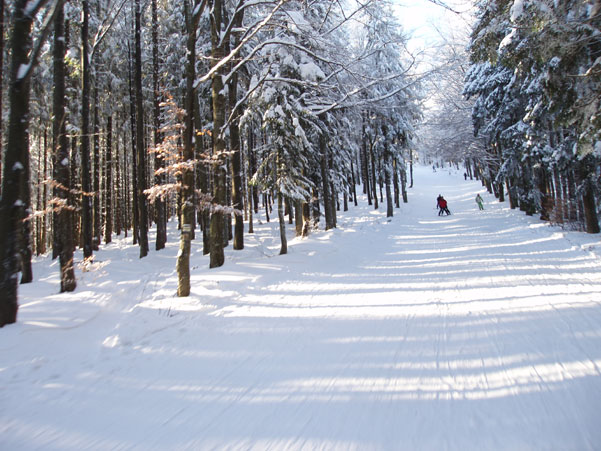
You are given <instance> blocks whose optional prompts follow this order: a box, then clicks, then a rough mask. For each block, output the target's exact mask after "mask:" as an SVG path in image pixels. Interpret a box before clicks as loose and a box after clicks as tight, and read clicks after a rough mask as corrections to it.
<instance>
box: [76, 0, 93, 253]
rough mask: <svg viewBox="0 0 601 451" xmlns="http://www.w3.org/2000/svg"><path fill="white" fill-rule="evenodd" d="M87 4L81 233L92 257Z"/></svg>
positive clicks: (83, 55)
mask: <svg viewBox="0 0 601 451" xmlns="http://www.w3.org/2000/svg"><path fill="white" fill-rule="evenodd" d="M89 16H90V11H89V4H88V0H82V17H83V22H82V26H81V47H82V51H81V65H82V90H81V149H80V151H79V153H80V156H81V190H82V191H83V195H82V198H81V229H82V230H81V231H82V240H83V256H84V258H89V257H91V256H92V252H93V247H92V198H91V197H90V192H91V191H92V189H91V183H90V176H91V174H90V57H89V51H88V37H89V36H88V35H89V31H88V28H89Z"/></svg>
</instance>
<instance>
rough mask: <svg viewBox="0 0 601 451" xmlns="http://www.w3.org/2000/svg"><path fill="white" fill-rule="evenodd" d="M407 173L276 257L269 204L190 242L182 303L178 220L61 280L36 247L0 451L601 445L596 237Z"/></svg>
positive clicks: (3, 343) (435, 176)
mask: <svg viewBox="0 0 601 451" xmlns="http://www.w3.org/2000/svg"><path fill="white" fill-rule="evenodd" d="M415 173H416V174H415V187H414V188H412V189H410V190H409V196H410V199H409V204H403V205H401V208H400V209H395V212H394V213H395V217H394V218H392V219H391V220H387V219H386V217H385V210H386V209H385V203H384V205H380V209H379V211H374V210H373V207H370V206H368V205H367V204H366V201H365V199H361V200H360V205H359V207H353V206H350V209H351V210H350V211H349V212H339V213H338V228H337V229H334V230H330V231H327V232H324V231H323V230H322V231H317V232H315V233H314V234H313V235H312V236H311V237H309V238H308V239H305V240H301V239H293V230H292V227H289V230H288V232H289V234H290V235H289V237H290V241H289V254H288V255H285V256H278V252H279V235H278V226H277V222H276V221H272V222H270V223H266V222H265V219H264V215H263V214H259V216H258V218H257V217H255V231H256V233H255V235H254V236H249V235H246V237H245V241H246V249H245V250H243V251H235V252H234V251H233V250H232V249H231V247H230V248H228V249H227V250H226V264H225V265H224V266H223V267H222V268H218V269H214V270H209V269H208V257H206V256H202V244H201V243H200V244H199V240H198V238H197V240H196V241H195V242H194V243H193V258H192V260H191V267H192V271H191V278H192V295H191V296H190V297H189V298H177V297H176V296H175V292H176V289H177V286H176V284H177V278H176V274H175V255H176V253H177V246H178V242H177V234H176V230H175V224H174V223H171V224H170V225H171V227H170V230H171V235H170V242H169V243H168V246H167V249H165V250H163V251H161V252H154V251H153V252H151V254H150V255H149V256H148V257H146V258H144V259H141V260H140V259H138V248H137V247H134V246H131V245H130V244H129V243H130V241H131V240H130V239H128V240H125V239H118V240H116V241H115V242H114V243H112V244H110V245H107V246H104V247H103V248H102V249H101V250H100V251H99V252H98V253H97V254H96V263H94V265H92V267H91V270H90V271H87V272H85V273H82V271H81V269H78V271H77V275H78V288H77V291H76V292H75V293H72V294H58V293H57V291H58V286H59V282H58V266H57V262H51V261H50V259H49V258H48V257H42V258H39V259H37V260H36V262H35V265H34V271H35V276H36V281H35V282H34V283H33V284H30V285H26V286H20V287H19V290H20V311H19V322H18V323H17V324H16V325H12V326H7V327H5V328H3V329H0V406H1V407H2V408H1V409H0V450H34V449H44V450H54V449H56V450H59V449H60V450H79V449H103V450H104V449H120V450H121V449H123V450H127V449H140V450H151V449H157V450H162V449H194V450H197V449H203V450H204V449H216V450H217V449H219V450H221V449H233V450H238V449H260V450H264V449H327V450H331V449H333V450H338V449H340V450H349V449H357V450H400V449H407V450H421V449H423V450H516V449H519V450H531V449H533V450H538V449H541V450H555V449H557V450H594V449H601V420H600V419H599V414H598V413H599V409H598V404H599V400H601V377H600V376H601V305H600V303H601V296H600V294H601V272H600V269H601V260H600V259H599V255H600V253H601V245H600V242H599V236H594V235H586V234H583V233H574V232H566V231H563V230H562V229H560V228H558V227H551V226H549V225H547V224H545V223H543V222H541V221H539V220H538V219H537V218H532V217H527V216H525V215H524V214H523V213H521V212H519V211H511V210H509V208H508V206H507V204H505V203H499V202H497V201H496V200H495V199H494V197H492V196H491V195H489V194H487V193H484V190H483V188H482V187H481V185H480V184H479V182H476V181H464V180H463V177H462V176H461V174H457V173H455V172H454V171H449V170H445V171H438V172H437V173H432V170H431V168H430V169H428V168H416V170H415ZM477 192H480V193H483V197H484V198H485V208H486V210H484V211H482V212H480V211H478V209H477V207H476V204H475V202H474V198H475V195H476V193H477ZM439 193H442V194H443V195H444V196H445V197H446V198H447V200H448V201H449V208H450V209H451V212H452V213H453V214H452V215H451V216H448V217H447V216H445V217H438V216H437V215H436V211H435V209H434V205H435V199H436V196H437V195H438V194H439ZM257 219H260V220H261V222H262V223H261V224H259V223H258V222H257ZM151 238H152V237H151ZM200 242H201V240H200ZM77 258H78V259H81V255H80V254H78V255H77Z"/></svg>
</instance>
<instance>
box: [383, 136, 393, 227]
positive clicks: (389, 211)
mask: <svg viewBox="0 0 601 451" xmlns="http://www.w3.org/2000/svg"><path fill="white" fill-rule="evenodd" d="M391 172H392V162H391V161H390V152H389V150H388V144H386V149H385V151H384V183H385V184H386V217H387V218H390V217H392V216H393V215H394V206H393V201H392V187H391V176H390V175H391Z"/></svg>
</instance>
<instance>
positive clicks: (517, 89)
mask: <svg viewBox="0 0 601 451" xmlns="http://www.w3.org/2000/svg"><path fill="white" fill-rule="evenodd" d="M424 1H427V0H424ZM433 3H436V4H439V5H444V2H438V1H436V2H433ZM600 5H601V4H600V3H599V2H593V1H575V0H553V1H551V0H536V1H523V0H485V1H479V0H478V1H476V2H475V8H476V15H475V18H474V19H473V26H472V29H471V34H467V33H463V36H462V33H461V32H458V33H456V34H455V35H453V36H451V35H449V36H445V43H444V44H443V45H442V46H441V47H440V48H438V49H437V50H436V55H435V61H434V62H433V70H430V71H428V72H429V76H428V77H427V79H426V78H425V77H424V76H423V74H422V75H421V76H420V75H418V72H417V71H416V70H415V68H416V61H415V58H414V56H413V55H412V54H411V53H410V52H409V51H408V50H407V45H406V44H407V37H406V36H404V34H403V30H402V28H401V27H400V25H399V24H398V22H397V21H396V20H395V14H394V12H393V5H392V1H388V0H362V1H358V0H346V1H340V0H264V1H255V0H14V1H12V2H10V3H8V2H6V0H0V24H1V29H0V67H1V68H2V71H1V72H0V77H1V78H0V87H1V89H0V96H1V97H0V105H2V114H1V115H0V120H1V123H0V133H1V135H0V146H1V153H2V159H1V164H2V167H1V171H0V175H1V177H2V178H1V183H0V186H1V188H0V189H1V192H0V301H1V302H0V326H2V325H4V324H8V323H11V322H14V321H15V320H16V314H17V309H18V303H17V289H18V283H28V282H31V281H32V280H33V279H34V274H32V269H31V268H32V265H31V261H32V258H33V256H34V255H36V254H45V253H47V252H51V253H52V256H53V258H58V259H59V260H60V271H61V274H60V280H61V285H60V290H61V291H72V290H74V289H76V285H77V281H76V280H75V272H74V252H75V250H76V249H78V248H79V249H81V250H82V253H83V259H84V260H83V262H81V263H83V264H85V263H86V262H89V261H92V259H93V257H94V252H95V251H96V250H98V249H99V246H101V245H102V243H103V242H104V243H109V242H110V241H111V240H112V238H113V236H114V235H124V236H126V237H128V236H130V237H131V239H132V240H133V242H134V244H137V245H139V250H140V258H143V257H144V256H146V255H147V254H148V253H149V252H150V249H151V247H154V249H155V250H156V251H160V250H161V249H162V248H164V247H165V243H166V240H167V226H168V221H169V219H170V218H177V226H178V228H179V230H180V232H181V233H180V243H179V244H180V252H179V253H178V257H177V262H175V264H176V268H177V273H178V278H179V286H178V295H179V296H187V295H188V294H189V292H190V277H189V271H190V262H189V259H190V246H191V242H192V240H197V241H198V242H202V244H203V251H204V253H205V254H208V255H209V256H210V259H209V262H210V263H209V265H210V267H211V268H215V267H219V266H221V265H223V264H224V248H225V247H226V246H228V245H229V243H230V242H231V244H232V246H233V248H234V249H236V250H242V249H244V235H245V233H253V217H254V215H256V214H257V213H258V212H259V209H261V210H262V211H264V212H265V215H266V216H267V219H268V220H269V218H270V217H273V218H274V219H275V218H276V216H277V220H278V221H279V225H280V238H281V253H286V252H287V243H286V233H285V232H286V227H293V228H294V230H295V232H296V234H297V235H298V236H307V234H309V233H310V232H311V230H312V229H314V228H315V227H317V226H318V225H319V224H320V220H321V224H323V226H324V227H325V228H326V229H331V228H333V227H336V215H337V211H338V210H339V209H342V208H344V209H345V210H346V209H347V208H348V205H349V203H352V202H354V203H356V202H357V195H356V189H357V188H356V187H357V186H362V189H363V192H364V193H365V195H366V197H367V200H368V202H369V204H370V205H373V206H374V208H380V205H382V207H383V203H384V202H386V212H387V215H388V216H392V215H393V211H394V208H395V206H396V207H399V205H400V202H401V201H403V202H407V185H408V179H409V181H411V174H410V171H408V165H410V164H411V162H413V160H414V149H415V148H416V146H420V147H421V151H422V159H423V160H428V159H437V160H439V161H445V162H447V161H448V162H453V163H454V164H456V165H459V164H463V165H464V167H465V171H466V174H467V175H469V177H470V178H477V179H478V180H481V182H482V184H483V186H485V187H486V188H487V189H488V191H489V192H491V193H494V195H495V196H497V197H498V199H499V200H500V201H504V200H505V198H506V197H507V198H508V200H509V204H510V206H511V208H519V209H521V210H523V211H524V212H525V213H526V214H529V215H534V214H540V217H541V218H542V219H543V220H548V221H551V222H553V223H556V224H561V225H563V226H564V227H568V228H570V229H576V230H583V231H586V232H589V233H598V232H599V208H600V201H599V200H600V199H601V169H600V168H601V164H600V163H601V132H600V128H599V127H600V125H601V114H599V113H600V112H599V109H600V104H601V95H600V93H601V6H600ZM466 28H468V27H467V26H466ZM422 72H423V70H422ZM424 82H426V83H424ZM424 102H425V104H427V105H428V112H427V114H426V115H425V120H424V121H422V115H423V113H422V109H423V104H424ZM422 122H423V123H422ZM418 124H421V125H420V128H417V127H418ZM418 135H419V136H418ZM245 224H246V230H245ZM151 228H156V234H153V235H154V236H156V242H155V243H149V230H151ZM78 263H79V262H78Z"/></svg>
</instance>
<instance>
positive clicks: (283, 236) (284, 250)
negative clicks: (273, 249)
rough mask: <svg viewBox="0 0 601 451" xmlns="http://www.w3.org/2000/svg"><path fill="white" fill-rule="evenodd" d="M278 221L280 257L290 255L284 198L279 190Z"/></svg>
mask: <svg viewBox="0 0 601 451" xmlns="http://www.w3.org/2000/svg"><path fill="white" fill-rule="evenodd" d="M278 219H279V221H280V243H281V247H280V255H282V254H287V253H288V240H287V239H286V218H285V217H284V196H283V195H282V193H281V191H279V190H278Z"/></svg>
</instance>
